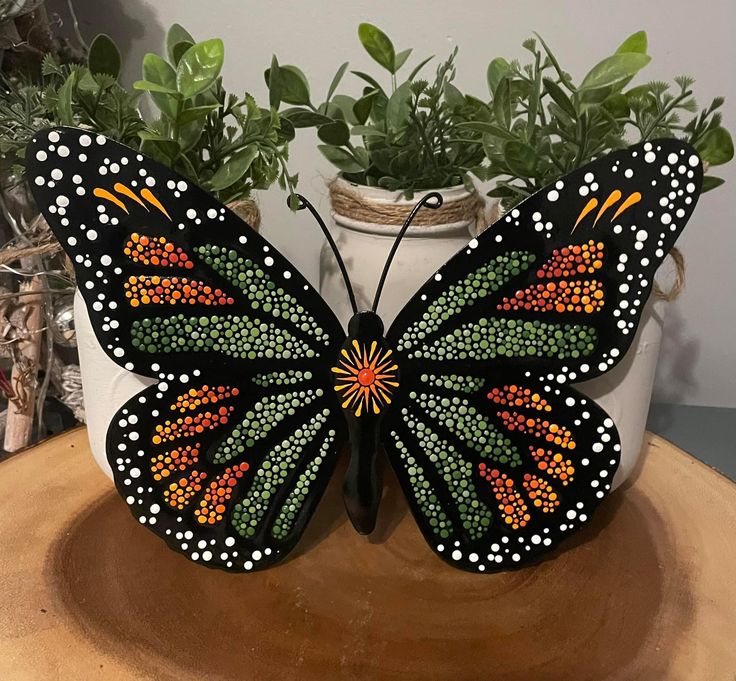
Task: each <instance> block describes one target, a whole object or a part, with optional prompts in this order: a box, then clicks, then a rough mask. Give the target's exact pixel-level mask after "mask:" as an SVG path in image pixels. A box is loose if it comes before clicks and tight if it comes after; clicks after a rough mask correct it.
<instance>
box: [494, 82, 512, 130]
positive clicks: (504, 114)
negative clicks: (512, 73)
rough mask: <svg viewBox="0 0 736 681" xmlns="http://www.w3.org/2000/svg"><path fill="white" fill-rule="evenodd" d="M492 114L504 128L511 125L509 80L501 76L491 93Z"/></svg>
mask: <svg viewBox="0 0 736 681" xmlns="http://www.w3.org/2000/svg"><path fill="white" fill-rule="evenodd" d="M493 114H494V115H495V116H496V120H497V121H498V122H499V123H500V124H501V125H502V126H503V127H504V128H506V129H508V128H509V127H510V126H511V81H510V79H509V78H502V79H501V81H500V82H499V84H498V85H497V87H496V92H495V93H494V95H493Z"/></svg>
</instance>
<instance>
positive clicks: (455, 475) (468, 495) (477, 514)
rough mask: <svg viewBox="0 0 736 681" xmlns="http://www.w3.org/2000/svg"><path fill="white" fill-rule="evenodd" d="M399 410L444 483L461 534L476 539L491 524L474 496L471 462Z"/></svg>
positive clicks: (487, 511) (482, 505) (487, 514)
mask: <svg viewBox="0 0 736 681" xmlns="http://www.w3.org/2000/svg"><path fill="white" fill-rule="evenodd" d="M401 411H402V414H403V415H404V419H405V423H406V425H407V426H408V427H409V428H410V429H411V431H412V432H413V434H414V436H415V437H416V438H417V441H418V442H419V446H420V448H421V449H422V450H423V451H424V454H425V456H426V457H427V459H428V460H429V461H430V462H432V464H433V465H434V467H435V468H436V470H437V473H438V474H439V475H440V476H441V478H442V480H443V481H444V483H445V485H446V486H447V490H448V492H449V493H450V496H452V500H453V501H454V503H455V509H456V510H457V512H458V515H459V516H460V520H461V522H462V526H463V530H464V532H465V534H466V535H467V536H468V537H469V538H470V539H472V540H475V539H480V538H481V537H483V536H484V535H485V534H486V532H487V531H488V528H489V527H490V526H491V522H492V520H493V514H492V513H491V511H490V509H489V508H488V507H487V506H486V505H485V504H484V503H483V502H482V501H481V500H480V499H479V498H478V495H477V493H476V490H475V484H474V483H473V478H474V474H473V464H472V463H470V462H469V461H466V460H465V459H463V457H462V456H461V455H460V453H459V452H458V451H457V450H456V449H455V448H454V447H453V446H452V445H451V444H450V443H449V442H446V441H445V440H443V439H442V438H440V437H439V435H437V433H435V432H433V431H432V430H431V429H430V427H429V426H427V425H425V424H424V423H422V422H421V421H420V420H419V419H418V418H417V417H416V416H414V415H413V414H411V412H409V410H408V409H406V408H404V409H402V410H401Z"/></svg>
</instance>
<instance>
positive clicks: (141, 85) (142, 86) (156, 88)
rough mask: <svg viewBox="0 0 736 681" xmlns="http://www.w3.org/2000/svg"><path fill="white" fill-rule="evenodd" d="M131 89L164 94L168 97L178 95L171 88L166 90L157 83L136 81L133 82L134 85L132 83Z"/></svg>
mask: <svg viewBox="0 0 736 681" xmlns="http://www.w3.org/2000/svg"><path fill="white" fill-rule="evenodd" d="M133 87H134V88H135V89H136V90H146V91H148V92H165V93H167V94H169V95H178V94H179V92H178V91H177V90H172V89H171V88H168V87H166V86H164V85H159V84H158V83H152V82H151V81H149V80H137V81H135V83H133Z"/></svg>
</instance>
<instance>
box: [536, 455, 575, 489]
mask: <svg viewBox="0 0 736 681" xmlns="http://www.w3.org/2000/svg"><path fill="white" fill-rule="evenodd" d="M529 449H530V450H531V453H532V458H533V459H534V460H535V461H536V462H537V468H539V470H540V471H543V472H545V473H546V474H547V475H549V476H551V477H553V478H555V479H556V480H559V481H560V482H561V483H562V484H563V485H567V483H568V482H572V481H573V480H574V474H575V466H573V464H572V461H570V459H566V458H565V457H564V456H563V455H562V454H560V453H559V452H552V451H550V450H549V449H544V447H534V446H532V447H530V448H529Z"/></svg>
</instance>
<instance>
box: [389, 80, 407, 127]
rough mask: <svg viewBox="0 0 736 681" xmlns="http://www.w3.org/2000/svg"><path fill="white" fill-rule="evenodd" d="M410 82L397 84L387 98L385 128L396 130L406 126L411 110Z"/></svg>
mask: <svg viewBox="0 0 736 681" xmlns="http://www.w3.org/2000/svg"><path fill="white" fill-rule="evenodd" d="M411 96H412V92H411V83H409V82H408V81H407V82H405V83H402V84H401V85H399V87H397V88H396V90H394V92H393V94H392V95H391V96H390V97H389V99H388V104H387V105H386V128H387V129H388V130H389V131H390V132H398V131H400V130H402V129H403V128H404V127H406V125H407V123H408V122H409V112H410V111H411V107H410V102H411Z"/></svg>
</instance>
